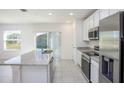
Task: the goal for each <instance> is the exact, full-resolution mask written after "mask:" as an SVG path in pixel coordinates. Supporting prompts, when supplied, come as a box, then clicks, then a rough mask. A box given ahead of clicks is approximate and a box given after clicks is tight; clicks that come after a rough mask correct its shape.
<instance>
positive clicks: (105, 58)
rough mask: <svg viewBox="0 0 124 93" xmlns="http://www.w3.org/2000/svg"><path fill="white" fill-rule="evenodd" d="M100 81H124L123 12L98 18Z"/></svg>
mask: <svg viewBox="0 0 124 93" xmlns="http://www.w3.org/2000/svg"><path fill="white" fill-rule="evenodd" d="M99 35H100V36H99V47H100V52H99V55H100V64H99V65H100V71H99V76H100V77H99V81H100V82H101V83H112V82H115V83H116V82H124V12H118V13H116V14H114V15H112V16H110V17H107V18H105V19H103V20H100V28H99Z"/></svg>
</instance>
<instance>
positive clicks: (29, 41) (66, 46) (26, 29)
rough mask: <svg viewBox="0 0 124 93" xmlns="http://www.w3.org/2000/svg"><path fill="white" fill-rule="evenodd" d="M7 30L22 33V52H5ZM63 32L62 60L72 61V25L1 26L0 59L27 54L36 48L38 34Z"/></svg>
mask: <svg viewBox="0 0 124 93" xmlns="http://www.w3.org/2000/svg"><path fill="white" fill-rule="evenodd" d="M6 30H20V31H21V41H22V42H21V50H20V51H14V52H12V51H4V50H3V32H4V31H6ZM45 31H48V32H53V31H54V32H61V35H62V36H61V41H62V42H61V59H72V55H73V47H72V44H73V33H72V24H23V25H21V24H20V25H19V24H1V25H0V58H10V57H13V56H17V55H19V54H23V53H27V52H29V51H32V50H34V49H35V48H36V47H35V46H36V42H35V39H36V33H37V32H45Z"/></svg>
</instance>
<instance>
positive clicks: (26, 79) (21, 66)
mask: <svg viewBox="0 0 124 93" xmlns="http://www.w3.org/2000/svg"><path fill="white" fill-rule="evenodd" d="M52 61H53V57H52V52H51V53H46V54H42V52H41V51H37V50H35V51H31V52H29V53H26V54H23V55H20V56H17V57H14V58H11V59H9V60H5V61H3V60H2V61H0V67H2V66H3V67H5V66H8V67H9V68H11V69H10V70H11V71H10V72H11V73H12V82H13V83H49V82H51V75H52V71H50V70H52V69H51V68H52V67H51V63H52ZM3 69H4V68H3ZM4 70H5V69H4ZM8 71H9V70H8ZM2 83H7V82H6V81H5V82H2Z"/></svg>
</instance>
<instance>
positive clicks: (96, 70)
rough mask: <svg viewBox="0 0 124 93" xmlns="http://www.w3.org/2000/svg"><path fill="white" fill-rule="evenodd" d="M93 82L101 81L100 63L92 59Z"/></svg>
mask: <svg viewBox="0 0 124 93" xmlns="http://www.w3.org/2000/svg"><path fill="white" fill-rule="evenodd" d="M91 82H92V83H98V82H99V64H98V63H97V62H95V61H94V60H92V59H91Z"/></svg>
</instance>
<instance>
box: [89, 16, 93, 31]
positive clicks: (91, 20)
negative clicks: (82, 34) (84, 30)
mask: <svg viewBox="0 0 124 93" xmlns="http://www.w3.org/2000/svg"><path fill="white" fill-rule="evenodd" d="M89 25H90V26H89V29H92V28H93V27H94V14H92V15H91V16H90V17H89Z"/></svg>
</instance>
